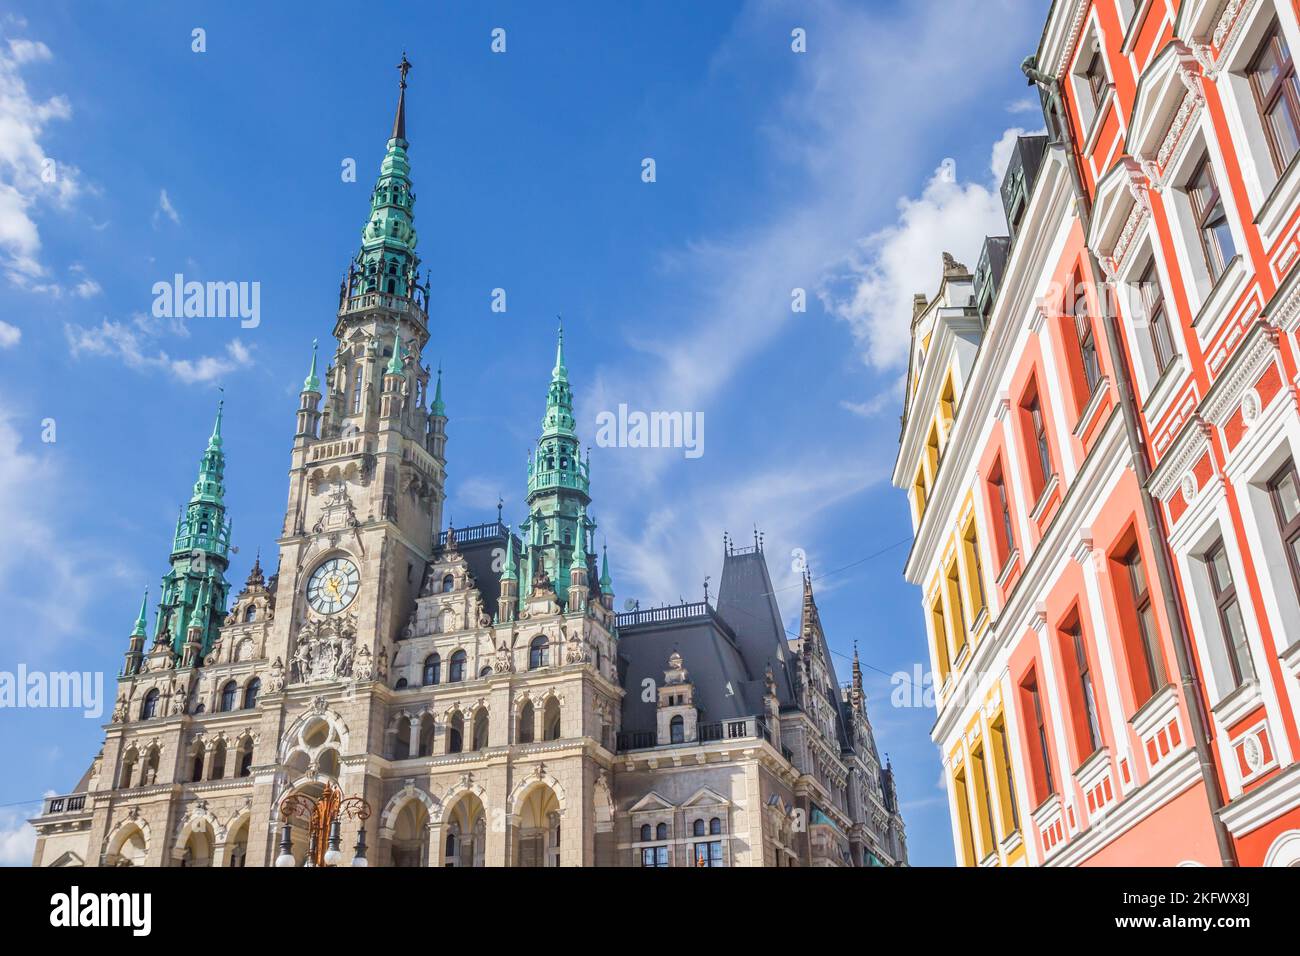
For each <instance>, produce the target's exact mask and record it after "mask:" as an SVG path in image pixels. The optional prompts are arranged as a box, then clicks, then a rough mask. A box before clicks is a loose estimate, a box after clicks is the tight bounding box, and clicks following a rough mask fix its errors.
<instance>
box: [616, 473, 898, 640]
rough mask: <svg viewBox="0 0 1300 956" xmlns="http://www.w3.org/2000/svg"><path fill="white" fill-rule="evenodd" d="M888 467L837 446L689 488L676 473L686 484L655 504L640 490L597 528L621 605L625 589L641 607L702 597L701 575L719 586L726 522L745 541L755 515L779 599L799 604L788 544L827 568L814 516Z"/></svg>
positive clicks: (793, 609)
mask: <svg viewBox="0 0 1300 956" xmlns="http://www.w3.org/2000/svg"><path fill="white" fill-rule="evenodd" d="M604 457H605V458H608V457H609V456H608V455H606V456H604ZM680 467H687V466H680ZM884 474H885V471H884V467H883V466H882V464H881V463H880V462H879V461H871V460H867V459H866V458H865V457H862V456H854V457H846V456H843V455H841V456H838V457H836V458H835V459H833V460H830V459H822V460H808V461H800V462H798V463H797V464H793V465H790V466H788V467H777V468H772V469H769V470H766V471H761V472H755V473H751V474H748V475H745V476H744V477H742V478H740V479H739V480H733V481H728V482H726V483H725V484H719V485H706V486H703V487H695V488H690V487H685V486H682V485H679V484H677V483H671V484H672V485H673V487H675V488H679V489H680V490H679V491H678V492H677V493H675V494H673V495H669V496H663V497H659V498H656V499H655V501H656V502H658V503H657V504H656V503H654V502H652V501H649V500H645V499H643V500H639V501H637V502H635V512H633V513H631V514H629V515H627V516H625V515H623V514H621V513H619V512H614V513H612V514H611V513H609V512H606V513H605V514H604V516H603V518H602V521H601V531H602V532H604V533H606V534H608V536H609V542H610V551H611V554H612V555H613V556H614V566H615V573H616V576H615V580H614V590H615V592H616V593H617V594H618V595H619V603H618V607H619V608H620V609H621V608H622V607H623V602H624V601H625V600H626V599H628V598H629V597H631V598H636V599H638V600H640V602H641V606H642V607H650V606H652V605H655V604H660V603H671V602H675V601H676V600H677V599H678V597H684V598H685V599H686V600H688V601H692V600H699V599H700V598H701V597H702V596H703V581H704V577H705V575H712V576H713V577H712V581H711V582H710V584H711V593H712V594H714V595H716V594H717V593H718V592H717V588H718V578H717V574H718V568H719V557H720V555H721V552H722V533H723V531H724V530H726V531H729V532H730V533H731V534H732V536H733V537H734V538H737V539H739V541H740V543H741V544H745V543H746V542H747V541H748V540H749V535H750V529H751V528H752V527H753V524H754V522H755V520H758V522H759V530H760V531H761V532H762V533H763V546H764V551H765V553H766V554H767V559H768V560H767V563H768V571H769V573H770V574H771V576H772V586H773V588H774V589H775V590H776V592H777V600H778V601H779V603H780V604H781V606H782V609H783V610H784V611H785V612H787V615H789V614H791V613H795V614H797V613H798V609H799V606H800V605H799V601H798V595H799V593H800V592H799V589H800V588H801V587H802V577H801V573H800V572H799V571H798V570H796V568H795V567H794V556H793V554H792V552H793V551H794V549H796V548H798V549H801V550H802V551H803V552H804V553H805V555H806V557H807V560H808V565H809V568H810V569H811V571H812V573H813V575H814V577H816V576H817V575H819V574H821V573H823V572H824V571H826V570H827V569H826V568H822V567H820V565H819V563H818V561H817V559H816V555H815V550H816V548H815V544H814V541H815V538H816V527H817V520H818V518H819V517H820V516H822V515H824V514H829V513H833V512H834V510H835V508H837V507H838V506H840V505H841V504H842V503H843V502H845V501H846V500H848V499H850V498H852V497H854V496H855V495H857V494H859V493H861V492H862V491H863V490H864V489H866V488H868V487H870V486H871V485H873V484H875V483H877V482H878V481H880V480H881V479H882V477H883V476H884ZM833 583H834V582H833V581H832V582H827V583H826V584H825V585H823V584H821V583H818V584H817V585H816V587H817V588H818V592H819V593H827V592H829V590H830V588H831V587H832V586H833ZM789 623H790V621H789V620H787V625H789Z"/></svg>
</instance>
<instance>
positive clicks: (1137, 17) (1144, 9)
mask: <svg viewBox="0 0 1300 956" xmlns="http://www.w3.org/2000/svg"><path fill="white" fill-rule="evenodd" d="M1154 2H1155V0H1139V2H1138V4H1137V7H1136V9H1134V11H1133V16H1132V17H1130V18H1129V21H1128V23H1125V24H1123V27H1124V38H1123V40H1122V42H1121V43H1120V48H1119V49H1120V53H1122V54H1124V56H1132V55H1133V50H1134V49H1135V48H1136V47H1137V40H1138V37H1139V36H1140V35H1141V32H1142V31H1141V30H1140V29H1139V28H1140V27H1141V26H1142V24H1143V23H1144V22H1145V21H1146V18H1147V14H1148V13H1149V12H1150V10H1151V6H1152V4H1153V3H1154Z"/></svg>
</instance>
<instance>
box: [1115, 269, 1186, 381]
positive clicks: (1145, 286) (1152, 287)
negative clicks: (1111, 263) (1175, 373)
mask: <svg viewBox="0 0 1300 956" xmlns="http://www.w3.org/2000/svg"><path fill="white" fill-rule="evenodd" d="M1130 255H1131V256H1132V259H1131V263H1130V264H1129V265H1128V266H1127V268H1126V269H1125V272H1124V274H1123V275H1122V276H1121V277H1120V283H1119V287H1120V288H1119V291H1120V296H1121V298H1122V300H1123V302H1122V305H1123V310H1124V313H1125V316H1126V318H1127V320H1128V321H1127V325H1128V330H1129V335H1128V339H1129V342H1130V348H1131V350H1132V352H1133V357H1134V360H1135V361H1134V365H1135V366H1136V368H1135V371H1136V373H1137V379H1138V390H1139V392H1140V393H1141V397H1142V398H1143V399H1146V398H1148V397H1149V396H1150V394H1151V390H1152V389H1154V388H1155V386H1156V383H1157V382H1159V381H1160V377H1161V376H1162V375H1163V374H1164V373H1165V371H1167V370H1168V368H1169V367H1170V366H1171V365H1172V364H1173V363H1174V361H1175V360H1176V359H1177V358H1178V356H1179V355H1180V354H1181V352H1182V347H1181V342H1182V340H1181V336H1180V334H1179V332H1178V320H1177V316H1176V315H1175V313H1174V311H1173V303H1172V302H1171V301H1170V299H1169V296H1168V294H1167V292H1166V288H1167V286H1166V282H1165V276H1164V274H1163V271H1162V269H1161V265H1160V262H1159V257H1157V256H1156V255H1155V254H1154V253H1153V251H1152V248H1151V246H1150V245H1149V244H1148V245H1146V246H1143V247H1142V248H1140V249H1135V250H1134V251H1133V252H1132V253H1131V254H1130Z"/></svg>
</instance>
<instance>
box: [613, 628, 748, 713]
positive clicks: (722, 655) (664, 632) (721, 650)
mask: <svg viewBox="0 0 1300 956" xmlns="http://www.w3.org/2000/svg"><path fill="white" fill-rule="evenodd" d="M618 637H619V640H618V655H619V662H618V663H619V679H620V680H621V681H622V683H623V686H624V687H625V688H626V689H627V693H626V694H624V695H623V731H624V732H626V733H635V732H638V731H652V730H654V729H655V714H656V711H657V709H658V704H657V698H654V699H652V700H650V701H643V700H642V699H641V686H642V682H643V681H644V680H645V679H646V678H647V677H648V678H650V679H651V680H653V681H654V682H655V686H656V687H658V686H659V685H660V684H662V683H663V680H664V670H665V669H666V668H667V667H668V657H669V655H671V654H672V652H673V651H677V652H678V653H679V654H681V655H682V663H683V665H684V666H685V667H686V673H687V679H688V680H689V681H690V682H691V683H692V684H693V685H694V687H695V705H696V707H697V708H699V711H700V721H701V722H713V721H719V720H729V719H732V718H737V717H750V716H754V715H759V714H762V713H763V681H762V676H761V674H760V675H759V677H758V678H754V677H753V676H752V675H751V673H750V672H749V671H748V670H747V669H746V667H745V661H744V658H743V657H742V655H741V653H740V648H739V647H738V646H737V644H736V637H735V635H734V634H733V633H732V631H731V629H730V628H729V627H728V626H727V624H726V622H725V621H723V620H722V619H721V617H719V615H718V613H717V612H716V611H714V610H713V608H711V607H709V606H708V605H707V604H704V603H703V602H699V603H696V604H680V605H669V606H667V607H658V608H649V609H647V610H643V611H634V612H632V613H629V614H620V615H619V616H618Z"/></svg>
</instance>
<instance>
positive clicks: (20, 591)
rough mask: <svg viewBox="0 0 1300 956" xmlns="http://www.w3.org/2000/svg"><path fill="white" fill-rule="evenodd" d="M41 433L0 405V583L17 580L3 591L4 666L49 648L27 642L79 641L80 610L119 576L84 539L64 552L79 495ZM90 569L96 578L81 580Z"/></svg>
mask: <svg viewBox="0 0 1300 956" xmlns="http://www.w3.org/2000/svg"><path fill="white" fill-rule="evenodd" d="M54 425H55V428H56V432H55V436H56V438H57V426H58V422H57V421H55V422H54ZM43 429H44V423H43V421H42V419H41V417H40V415H39V414H31V413H26V412H24V413H19V412H18V411H16V410H15V409H14V408H12V407H10V406H9V405H8V404H7V403H6V402H4V401H3V400H2V399H0V580H5V581H10V582H14V581H18V580H21V583H19V584H14V585H13V586H12V587H10V588H7V589H6V601H7V605H6V608H5V615H6V620H7V622H8V624H7V627H6V629H5V631H4V632H3V633H0V646H2V647H4V650H5V653H7V654H8V655H9V658H8V659H10V660H16V659H18V658H17V657H16V655H18V654H20V653H21V654H23V655H26V658H25V659H26V660H28V661H29V662H31V661H33V660H35V659H36V658H37V657H38V656H39V655H41V654H43V653H45V651H46V649H48V648H49V647H51V646H52V645H50V644H49V643H48V642H38V643H37V644H35V645H33V644H32V643H31V642H29V641H27V640H26V637H25V636H26V635H32V634H40V635H42V638H43V640H44V639H54V638H59V637H64V636H67V635H73V634H82V633H84V630H85V627H86V624H87V622H88V621H90V622H92V624H93V620H94V616H93V615H90V616H89V617H87V615H86V613H85V610H86V607H87V606H88V605H89V604H90V603H91V601H92V599H95V598H98V599H101V600H102V599H103V596H104V595H103V594H102V593H98V589H102V588H111V587H116V586H118V585H119V583H120V582H119V580H118V576H119V574H120V571H121V568H120V565H119V564H118V559H117V556H116V555H113V554H108V553H105V552H104V551H103V550H102V549H101V548H99V547H98V546H97V545H96V544H95V543H94V542H93V541H91V540H89V539H88V538H87V537H86V536H85V535H81V536H78V538H77V541H76V546H75V547H70V546H69V544H68V542H69V541H70V540H71V538H70V536H68V535H67V534H65V533H63V532H62V531H61V530H60V522H61V521H62V520H63V519H64V513H65V512H66V510H67V504H66V503H67V502H69V501H77V500H80V498H81V495H80V493H79V492H78V491H77V490H76V489H75V488H73V487H71V485H70V479H69V477H68V476H67V475H66V474H65V473H64V472H63V470H62V469H61V468H60V462H61V461H62V458H61V457H60V456H59V455H58V453H57V449H58V448H59V445H58V444H57V441H56V442H55V443H53V444H49V445H41V444H39V439H40V437H41V435H42V431H43ZM31 446H34V448H35V449H36V450H31ZM90 567H93V568H97V569H99V571H98V572H97V573H96V574H87V573H86V569H87V568H90Z"/></svg>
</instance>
